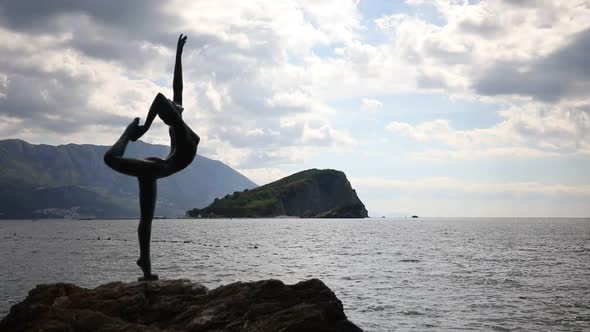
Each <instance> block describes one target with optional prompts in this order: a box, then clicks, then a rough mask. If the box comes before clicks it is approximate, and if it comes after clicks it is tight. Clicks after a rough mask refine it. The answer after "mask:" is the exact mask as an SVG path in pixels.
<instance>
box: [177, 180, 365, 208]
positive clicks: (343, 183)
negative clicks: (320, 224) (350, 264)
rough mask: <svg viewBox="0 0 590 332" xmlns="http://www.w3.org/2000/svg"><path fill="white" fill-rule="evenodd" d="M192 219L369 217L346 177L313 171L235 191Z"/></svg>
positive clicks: (214, 202) (217, 200)
mask: <svg viewBox="0 0 590 332" xmlns="http://www.w3.org/2000/svg"><path fill="white" fill-rule="evenodd" d="M187 215H188V216H191V217H199V216H201V217H234V218H235V217H243V218H244V217H246V218H248V217H250V218H257V217H258V218H260V217H276V216H296V217H302V218H366V217H367V209H366V208H365V206H364V204H363V203H362V202H361V200H360V199H359V198H358V196H357V194H356V191H355V190H354V189H352V187H351V185H350V182H348V179H347V178H346V175H345V174H344V173H343V172H341V171H337V170H332V169H325V170H318V169H310V170H306V171H303V172H299V173H296V174H293V175H290V176H288V177H285V178H283V179H280V180H278V181H275V182H272V183H269V184H267V185H264V186H261V187H258V188H255V189H252V190H245V191H242V192H234V193H233V194H232V195H227V196H225V197H224V198H222V199H216V200H215V201H213V203H211V204H210V205H209V206H207V207H206V208H204V209H193V210H190V211H188V212H187Z"/></svg>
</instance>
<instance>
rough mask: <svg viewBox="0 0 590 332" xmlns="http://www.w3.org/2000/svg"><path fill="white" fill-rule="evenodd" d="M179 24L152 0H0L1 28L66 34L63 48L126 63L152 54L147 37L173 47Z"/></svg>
mask: <svg viewBox="0 0 590 332" xmlns="http://www.w3.org/2000/svg"><path fill="white" fill-rule="evenodd" d="M177 24H178V19H177V18H176V17H174V16H173V15H170V14H167V13H166V12H164V11H163V10H162V2H160V1H155V0H145V1H144V0H130V1H115V0H106V1H93V0H52V1H34V0H19V1H10V0H6V1H0V26H2V27H4V28H7V29H9V30H11V31H16V32H21V33H27V34H31V35H36V34H58V33H68V34H69V35H71V39H69V40H68V41H67V42H66V45H65V46H66V47H70V48H74V49H77V50H79V51H81V52H83V53H84V54H86V55H88V56H92V57H95V58H100V59H105V60H116V61H120V62H123V63H125V64H126V65H137V64H141V63H144V62H145V61H146V60H147V59H149V58H150V57H153V56H154V53H153V51H151V50H149V49H145V48H141V47H140V46H141V44H142V43H143V42H145V41H149V42H150V43H153V44H157V45H165V46H168V47H170V48H174V47H175V46H176V45H175V42H176V39H175V38H176V37H177V36H178V34H179V33H180V32H181V31H178V29H177Z"/></svg>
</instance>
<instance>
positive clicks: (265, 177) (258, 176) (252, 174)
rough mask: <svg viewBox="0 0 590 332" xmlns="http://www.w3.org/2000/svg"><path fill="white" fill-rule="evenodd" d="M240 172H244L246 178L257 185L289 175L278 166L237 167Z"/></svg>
mask: <svg viewBox="0 0 590 332" xmlns="http://www.w3.org/2000/svg"><path fill="white" fill-rule="evenodd" d="M238 171H239V172H240V173H242V174H244V175H245V176H246V177H247V178H249V179H250V180H252V181H254V183H256V184H258V185H259V186H262V185H265V184H267V183H270V182H273V181H276V180H279V179H281V178H284V177H285V176H287V175H289V174H287V173H285V172H283V171H282V170H280V169H278V168H250V169H239V170H238Z"/></svg>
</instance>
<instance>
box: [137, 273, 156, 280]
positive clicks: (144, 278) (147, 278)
mask: <svg viewBox="0 0 590 332" xmlns="http://www.w3.org/2000/svg"><path fill="white" fill-rule="evenodd" d="M155 280H158V275H157V274H150V275H148V276H143V277H139V278H137V281H155Z"/></svg>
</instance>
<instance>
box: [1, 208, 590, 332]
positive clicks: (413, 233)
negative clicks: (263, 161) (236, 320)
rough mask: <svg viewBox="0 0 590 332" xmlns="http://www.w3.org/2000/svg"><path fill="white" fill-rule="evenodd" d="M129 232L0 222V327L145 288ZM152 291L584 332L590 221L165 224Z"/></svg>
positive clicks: (433, 327) (109, 226)
mask: <svg viewBox="0 0 590 332" xmlns="http://www.w3.org/2000/svg"><path fill="white" fill-rule="evenodd" d="M138 252H139V249H138V243H137V220H36V221H34V220H3V221H0V253H1V254H0V317H4V316H5V315H6V314H7V313H8V311H9V309H10V306H11V305H13V304H14V303H16V302H18V301H21V300H23V299H24V298H25V296H26V295H27V292H28V290H29V289H31V288H33V287H34V286H35V285H37V284H43V283H53V282H71V283H75V284H78V285H80V286H86V287H95V286H98V285H101V284H104V283H107V282H111V281H126V282H131V281H135V280H137V277H138V276H140V270H139V268H138V267H137V266H136V265H135V260H136V259H137V258H138ZM152 264H153V270H154V273H157V274H159V276H160V279H177V278H189V279H192V280H193V281H196V282H199V283H202V284H204V285H205V286H207V287H209V288H215V287H218V286H220V285H224V284H228V283H232V282H237V281H251V280H261V279H269V278H273V279H280V280H282V281H283V282H285V283H287V284H293V283H297V282H299V281H302V280H306V279H309V278H319V279H321V280H322V281H323V282H324V283H325V284H326V285H327V286H328V287H330V288H331V289H332V290H333V291H334V293H335V294H336V296H337V297H338V298H339V299H340V300H341V301H342V303H343V305H344V310H345V313H346V315H347V316H348V318H349V319H350V320H351V321H352V322H354V323H355V324H356V325H358V326H359V327H360V328H362V329H363V330H365V331H429V330H430V331H458V330H469V331H590V219H554V218H549V219H534V218H531V219H510V218H502V219H498V218H487V219H486V218H466V219H457V218H419V219H411V218H396V219H386V218H381V219H348V220H337V219H321V220H319V219H284V218H281V219H233V220H230V219H214V220H208V219H194V220H191V219H161V220H154V222H153V231H152Z"/></svg>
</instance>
